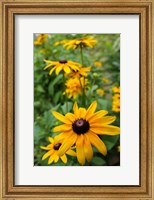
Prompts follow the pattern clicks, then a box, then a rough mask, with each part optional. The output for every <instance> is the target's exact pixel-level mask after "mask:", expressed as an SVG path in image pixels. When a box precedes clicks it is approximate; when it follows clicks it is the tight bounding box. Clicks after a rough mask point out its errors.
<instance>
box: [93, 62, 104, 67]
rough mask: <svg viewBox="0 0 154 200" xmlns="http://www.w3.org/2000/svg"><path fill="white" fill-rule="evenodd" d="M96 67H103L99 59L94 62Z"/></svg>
mask: <svg viewBox="0 0 154 200" xmlns="http://www.w3.org/2000/svg"><path fill="white" fill-rule="evenodd" d="M94 65H95V67H102V63H101V62H99V61H95V62H94Z"/></svg>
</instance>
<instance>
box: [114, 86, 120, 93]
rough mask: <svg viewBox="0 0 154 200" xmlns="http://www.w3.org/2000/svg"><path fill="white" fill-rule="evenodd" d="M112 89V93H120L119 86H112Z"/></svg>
mask: <svg viewBox="0 0 154 200" xmlns="http://www.w3.org/2000/svg"><path fill="white" fill-rule="evenodd" d="M112 91H113V92H114V93H120V87H116V86H115V87H112Z"/></svg>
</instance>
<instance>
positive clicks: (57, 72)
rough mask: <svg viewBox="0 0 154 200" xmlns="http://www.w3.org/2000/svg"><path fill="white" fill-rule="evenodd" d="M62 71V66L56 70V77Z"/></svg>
mask: <svg viewBox="0 0 154 200" xmlns="http://www.w3.org/2000/svg"><path fill="white" fill-rule="evenodd" d="M61 70H62V66H59V67H57V68H56V75H58V74H59V73H60V71H61Z"/></svg>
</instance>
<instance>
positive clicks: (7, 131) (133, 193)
mask: <svg viewBox="0 0 154 200" xmlns="http://www.w3.org/2000/svg"><path fill="white" fill-rule="evenodd" d="M0 9H1V29H0V35H1V40H0V52H1V54H0V55H1V64H0V67H1V68H0V69H1V70H0V75H1V76H0V77H1V79H0V80H1V87H0V109H1V110H0V113H2V114H1V119H0V130H1V131H0V132H1V140H0V142H1V143H0V144H1V145H0V152H1V154H0V172H1V173H0V181H1V184H0V185H1V186H0V199H14V200H15V199H29V200H30V199H38V200H39V199H78V200H79V199H138V200H141V199H145V200H147V199H148V200H150V199H151V200H152V199H154V193H153V191H154V181H153V180H154V169H153V167H154V166H153V165H154V141H153V132H154V131H153V130H154V127H153V124H154V123H153V122H154V121H153V113H154V108H153V85H154V79H153V65H154V57H153V50H154V42H153V34H154V31H153V28H154V25H153V20H152V19H153V18H154V2H153V1H152V0H145V1H140V0H139V1H138V0H134V1H133V0H125V1H117V0H116V1H115V0H109V1H106V0H103V1H102V0H90V1H87V0H85V1H81V0H77V1H72V0H71V1H69V0H61V1H43V0H40V1H39V2H38V1H35V0H16V1H14V0H2V1H1V2H0ZM19 14H21V15H29V14H32V15H35V14H44V15H46V14H70V15H71V14H79V15H80V14H100V15H101V14H111V15H116V14H118V15H119V14H120V15H121V14H123V15H128V14H132V15H134V14H137V15H139V17H140V58H139V59H140V184H139V186H125V185H123V186H121V185H120V186H118V185H117V186H107V185H105V186H96V185H92V186H37V185H33V186H24V185H20V186H19V185H18V186H16V185H15V181H14V180H15V169H14V168H15V164H14V161H15V153H14V152H15V151H14V148H15V138H14V135H15V107H14V102H15V88H14V82H15V71H14V56H15V48H14V47H15V41H14V36H15V28H14V24H15V15H19Z"/></svg>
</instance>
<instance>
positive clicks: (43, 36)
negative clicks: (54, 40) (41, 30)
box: [34, 34, 48, 45]
mask: <svg viewBox="0 0 154 200" xmlns="http://www.w3.org/2000/svg"><path fill="white" fill-rule="evenodd" d="M47 37H48V34H40V35H39V36H38V37H37V38H36V40H35V41H34V45H41V44H42V43H44V42H45V41H46V39H47Z"/></svg>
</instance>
